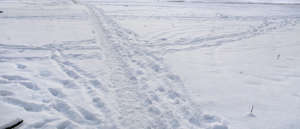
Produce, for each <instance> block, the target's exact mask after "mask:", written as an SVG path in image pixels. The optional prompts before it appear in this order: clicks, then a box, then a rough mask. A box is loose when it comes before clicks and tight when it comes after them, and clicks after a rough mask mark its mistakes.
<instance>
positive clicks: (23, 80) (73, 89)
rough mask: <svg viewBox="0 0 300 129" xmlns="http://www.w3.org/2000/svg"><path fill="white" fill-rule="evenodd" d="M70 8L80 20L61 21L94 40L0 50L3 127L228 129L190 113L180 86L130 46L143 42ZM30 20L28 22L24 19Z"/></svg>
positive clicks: (89, 11) (94, 12)
mask: <svg viewBox="0 0 300 129" xmlns="http://www.w3.org/2000/svg"><path fill="white" fill-rule="evenodd" d="M26 4H28V3H26ZM51 4H55V2H54V3H51ZM65 4H68V2H66V3H65ZM62 5H64V4H62ZM39 6H41V7H43V6H45V5H39ZM62 7H63V9H65V8H64V6H62ZM68 8H69V9H68V10H72V9H74V10H76V11H78V12H79V14H80V15H79V17H81V18H80V19H78V18H76V17H73V16H70V17H68V16H67V17H65V18H66V19H59V20H62V21H61V22H67V23H68V22H70V21H72V20H76V22H82V24H86V23H89V25H90V29H91V30H88V31H89V32H91V33H90V34H91V35H92V36H91V35H89V36H87V37H85V39H84V40H69V41H66V40H63V41H56V40H55V41H53V42H51V43H40V42H36V41H33V43H31V44H28V43H24V44H23V43H18V44H17V43H15V44H14V43H5V41H3V42H2V43H0V62H1V64H0V67H1V73H0V84H1V89H0V104H1V106H0V108H1V110H2V109H3V110H11V111H9V112H8V111H7V112H6V113H5V115H6V116H9V117H5V118H4V117H3V118H2V117H0V118H1V119H3V121H4V122H5V121H8V120H9V119H14V118H12V117H11V116H18V115H16V114H18V113H20V114H22V115H20V116H18V117H21V118H22V119H24V128H25V129H32V128H43V129H53V128H57V129H67V128H69V129H71V128H72V129H73V128H78V129H96V128H97V129H199V128H213V129H215V128H218V129H220V128H221V129H226V128H227V127H226V125H225V124H224V123H223V122H222V120H221V119H220V118H218V117H216V116H213V115H209V114H204V113H201V112H200V110H199V109H197V108H196V107H195V106H194V104H193V103H192V102H191V100H190V99H189V97H188V95H186V93H185V89H184V85H183V82H182V81H181V80H180V78H179V77H178V76H177V75H174V74H172V73H171V72H170V71H169V70H168V68H167V67H165V65H164V64H163V61H162V59H161V58H159V57H156V56H154V55H153V54H151V52H149V51H147V50H146V49H143V48H141V47H140V46H136V44H138V43H139V42H142V41H140V40H138V39H137V38H136V35H134V33H132V32H130V31H128V30H125V29H122V28H121V27H120V26H119V25H118V24H117V23H115V22H114V21H113V20H111V19H110V18H108V17H107V16H105V15H104V14H103V11H102V10H100V9H98V8H96V7H93V6H91V5H88V4H82V3H80V2H77V1H74V0H73V5H68ZM52 11H53V10H52ZM58 13H59V12H58ZM43 15H44V14H43ZM72 15H73V14H72ZM84 15H88V16H87V17H84ZM0 18H2V19H6V20H10V19H11V18H8V17H0ZM68 18H70V19H68ZM85 18H86V19H85ZM28 19H32V17H31V16H26V17H22V20H28ZM34 19H35V20H38V21H39V20H45V19H49V17H48V16H47V17H40V16H35V18H34ZM13 20H20V19H18V18H17V17H16V19H13ZM52 20H58V19H57V18H54V19H52ZM78 20H79V21H78ZM74 27H75V26H74ZM23 31H24V30H23ZM5 34H6V33H5ZM7 35H8V34H7ZM7 42H12V41H10V40H7ZM20 44H22V45H20ZM0 124H2V123H0Z"/></svg>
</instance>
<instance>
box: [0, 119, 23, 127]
mask: <svg viewBox="0 0 300 129" xmlns="http://www.w3.org/2000/svg"><path fill="white" fill-rule="evenodd" d="M22 123H23V120H22V119H16V120H14V121H12V122H10V123H8V124H6V125H4V126H1V127H0V128H1V129H17V128H19V127H20V126H21V125H22Z"/></svg>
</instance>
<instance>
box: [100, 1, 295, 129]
mask: <svg viewBox="0 0 300 129" xmlns="http://www.w3.org/2000/svg"><path fill="white" fill-rule="evenodd" d="M236 2H240V1H236ZM267 2H269V3H272V1H267ZM274 2H275V3H276V2H278V1H273V3H274ZM99 4H100V5H101V6H102V8H104V10H105V12H106V14H108V15H109V16H111V17H113V18H114V19H115V20H116V21H118V22H119V23H120V24H121V25H122V26H123V27H125V28H128V29H131V30H133V31H135V32H136V33H137V34H138V35H139V37H140V38H141V39H143V40H145V41H146V42H147V44H146V46H147V47H148V50H149V51H151V52H152V53H153V54H156V55H158V56H162V57H163V60H164V63H166V64H167V65H168V67H169V68H170V69H171V71H173V72H175V73H176V74H177V75H179V76H180V78H181V79H182V80H183V82H184V85H185V89H186V90H187V91H188V94H189V96H190V98H191V99H192V101H193V102H195V103H196V105H198V106H199V108H201V109H202V110H203V111H205V112H210V113H212V114H216V115H217V116H220V117H222V118H223V119H225V120H226V122H227V123H228V124H229V128H232V129H283V128H284V129H298V128H300V124H299V121H300V97H299V96H300V95H299V94H300V88H299V82H300V67H299V66H300V37H299V34H300V25H299V21H300V19H299V18H300V6H299V5H294V4H291V5H285V4H264V3H263V4H259V3H256V4H244V3H242V4H237V3H233V4H229V3H226V4H224V3H213V4H212V3H181V2H180V3H176V2H173V3H167V2H165V3H134V2H130V3H122V2H119V3H110V2H103V3H99ZM100 5H99V6H100ZM252 106H253V115H251V114H250V115H249V113H250V112H251V107H252Z"/></svg>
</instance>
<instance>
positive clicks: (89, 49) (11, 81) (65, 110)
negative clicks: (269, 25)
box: [0, 40, 114, 129]
mask: <svg viewBox="0 0 300 129" xmlns="http://www.w3.org/2000/svg"><path fill="white" fill-rule="evenodd" d="M94 42H95V41H94V40H87V41H76V42H65V43H62V44H59V45H56V44H55V45H53V44H49V45H45V46H42V47H32V46H28V47H27V46H17V45H0V48H1V50H3V49H7V48H8V49H9V51H7V52H6V53H1V55H0V56H1V57H2V58H1V59H2V60H1V61H2V62H7V63H14V62H24V61H25V62H26V61H37V62H38V61H42V60H31V59H30V60H29V59H28V58H23V59H24V60H21V61H20V60H18V59H19V58H22V57H10V60H7V59H6V60H3V59H4V58H3V57H5V55H9V54H11V53H23V52H24V51H27V50H30V51H34V50H42V51H45V52H46V53H48V52H49V51H50V52H51V53H52V54H51V55H48V56H47V60H53V61H54V62H55V63H56V65H58V66H59V68H60V69H61V71H63V72H64V73H65V74H66V76H67V77H66V78H61V79H53V77H52V76H51V72H50V71H47V70H43V71H41V72H40V75H41V77H47V78H50V80H51V81H56V82H57V83H59V84H61V85H62V87H61V88H55V87H53V88H46V89H45V88H44V87H43V86H39V85H37V84H36V83H34V82H33V81H32V80H31V79H29V78H28V77H24V76H21V74H19V75H0V85H1V86H2V85H10V86H14V87H17V86H18V87H19V86H22V87H23V88H24V89H22V90H25V89H28V90H31V91H33V92H40V93H42V92H43V91H47V92H48V93H49V95H52V96H53V97H54V98H52V100H50V101H49V102H38V101H37V102H26V101H23V100H21V99H19V97H18V96H17V95H16V94H15V93H14V92H13V90H9V89H8V90H4V88H1V90H0V96H1V99H2V100H3V102H6V103H8V104H11V105H15V106H19V107H21V108H23V109H24V110H26V111H28V112H41V111H43V110H48V111H53V110H55V111H56V112H58V113H60V114H61V115H62V116H64V117H65V118H66V119H69V120H72V121H69V120H65V121H63V122H61V123H60V124H58V125H57V128H58V129H64V128H76V127H78V126H77V125H78V124H86V126H87V127H89V126H90V125H99V127H105V128H113V127H114V125H112V124H105V123H104V122H105V121H109V120H110V119H109V117H110V116H109V114H108V113H109V109H108V108H106V107H105V106H106V105H105V103H104V102H103V101H102V100H103V99H101V97H99V96H97V94H99V93H101V92H103V89H105V88H103V85H102V84H101V82H100V81H99V80H97V78H91V75H89V74H88V73H87V72H85V71H84V70H81V69H80V68H79V67H77V66H76V65H75V64H72V63H71V62H69V61H68V60H85V59H97V60H101V59H102V57H101V53H100V54H99V51H100V48H99V47H97V46H93V45H94ZM58 48H59V49H58ZM19 49H22V51H19ZM63 51H69V53H67V54H63ZM72 51H74V53H75V54H74V53H72ZM80 51H82V52H80ZM83 51H84V52H83ZM77 53H80V54H77ZM83 53H84V54H83ZM27 55H30V56H31V54H30V53H29V54H27ZM27 55H24V56H27ZM16 67H17V69H19V70H21V71H22V70H26V68H27V66H26V65H23V64H21V63H17V64H16ZM83 86H84V87H83ZM82 88H84V89H85V91H86V92H87V93H83V94H86V95H88V96H89V98H90V100H84V99H85V98H82V99H83V100H84V101H91V102H92V103H94V107H91V106H90V105H76V104H74V103H70V102H69V101H70V100H71V99H72V98H71V96H68V95H67V94H66V93H64V92H67V93H77V92H82V90H78V89H82ZM2 89H3V90H2ZM76 89H77V90H76ZM96 89H97V90H96ZM73 91H74V92H73ZM105 92H107V91H105ZM43 93H44V92H43ZM102 94H103V93H102ZM79 98H80V97H79ZM67 101H68V102H67ZM77 101H82V100H77ZM70 104H72V105H70ZM73 104H74V105H73ZM97 109H98V111H97ZM90 111H93V112H90ZM59 119H61V120H63V117H60V118H57V119H55V120H42V121H39V122H36V123H31V124H29V125H27V128H44V127H47V123H51V122H54V121H55V122H57V121H61V120H59ZM102 119H106V120H102ZM110 122H111V121H110ZM106 123H108V122H106Z"/></svg>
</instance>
